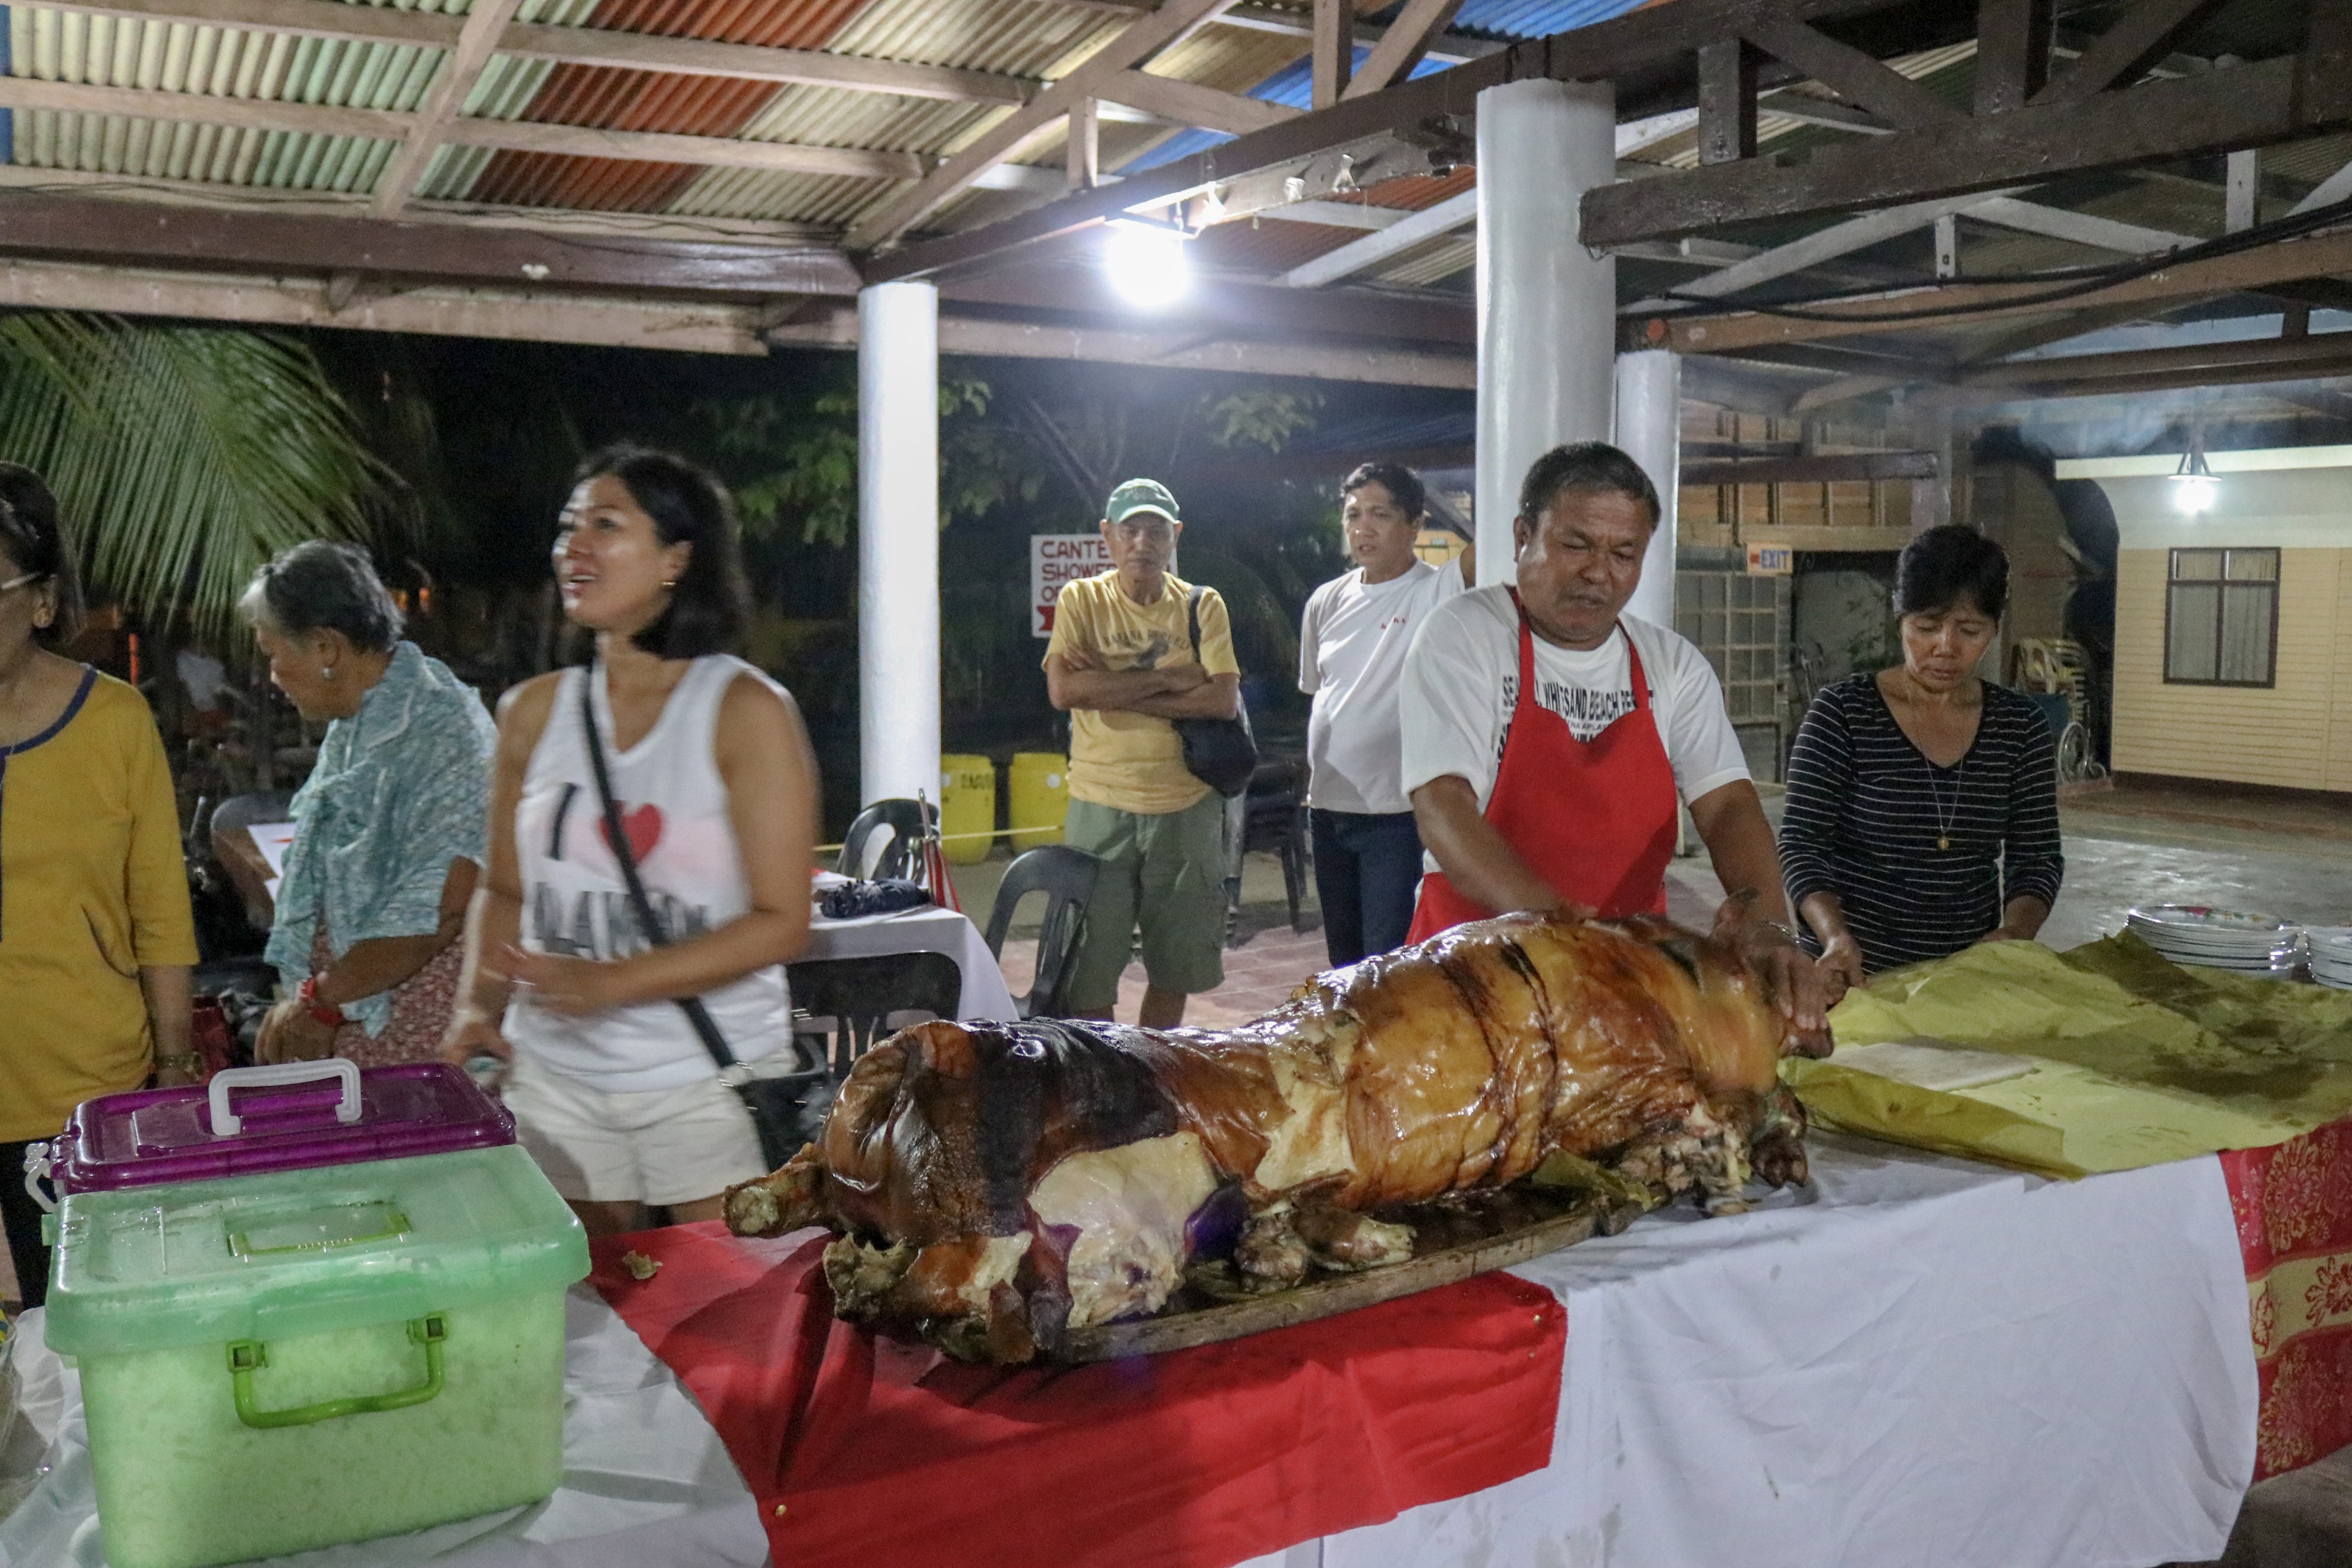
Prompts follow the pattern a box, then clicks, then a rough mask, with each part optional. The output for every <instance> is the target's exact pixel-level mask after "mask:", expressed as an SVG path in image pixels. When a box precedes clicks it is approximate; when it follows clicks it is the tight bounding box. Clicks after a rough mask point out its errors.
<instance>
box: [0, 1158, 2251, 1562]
mask: <svg viewBox="0 0 2352 1568" xmlns="http://www.w3.org/2000/svg"><path fill="white" fill-rule="evenodd" d="M1813 1171H1814V1178H1815V1180H1814V1184H1813V1185H1812V1186H1811V1188H1810V1189H1808V1190H1806V1191H1804V1192H1802V1193H1797V1194H1780V1195H1779V1196H1778V1197H1776V1198H1775V1199H1774V1200H1773V1202H1772V1203H1771V1204H1770V1205H1768V1206H1767V1207H1766V1208H1765V1209H1764V1210H1762V1211H1761V1212H1759V1213H1755V1214H1750V1215H1743V1216H1740V1217H1738V1218H1736V1219H1722V1220H1702V1219H1699V1218H1697V1217H1696V1215H1685V1214H1683V1213H1680V1212H1677V1213H1675V1214H1672V1215H1653V1216H1651V1217H1649V1218H1647V1219H1644V1220H1643V1221H1642V1222H1641V1223H1640V1224H1638V1225H1636V1226H1633V1229H1631V1230H1629V1231H1627V1232H1626V1233H1625V1234H1624V1235H1623V1236H1621V1237H1614V1238H1609V1239H1598V1238H1596V1239H1595V1240H1592V1241H1590V1242H1586V1243H1583V1244H1582V1245H1580V1246H1578V1247H1570V1248H1569V1249H1567V1250H1566V1251H1563V1252H1559V1253H1555V1254H1553V1255H1551V1256H1550V1257H1549V1258H1539V1259H1538V1260H1537V1261H1536V1262H1534V1263H1532V1264H1529V1265H1528V1266H1526V1267H1525V1268H1520V1269H1519V1270H1517V1272H1518V1273H1520V1274H1522V1275H1523V1276H1525V1277H1526V1278H1528V1279H1534V1280H1536V1281H1538V1282H1539V1283H1541V1284H1543V1285H1544V1286H1546V1287H1547V1288H1549V1289H1552V1290H1554V1291H1557V1292H1558V1293H1559V1295H1560V1296H1561V1297H1562V1298H1563V1299H1565V1300H1566V1301H1567V1302H1568V1306H1569V1332H1568V1354H1567V1364H1566V1368H1565V1372H1564V1384H1563V1388H1562V1393H1561V1399H1560V1410H1559V1427H1558V1430H1557V1432H1556V1434H1555V1436H1554V1442H1553V1448H1552V1458H1551V1463H1550V1465H1549V1467H1548V1468H1545V1469H1543V1470H1540V1471H1538V1472H1537V1473H1535V1474H1533V1475H1529V1476H1524V1477H1522V1478H1520V1479H1517V1480H1516V1481H1512V1482H1509V1483H1507V1484H1506V1485H1504V1486H1500V1487H1496V1488H1493V1489H1489V1490H1487V1491H1484V1492H1479V1493H1475V1494H1474V1495H1472V1496H1470V1497H1466V1498H1458V1499H1455V1500H1453V1501H1450V1502H1444V1503H1434V1504H1431V1505H1430V1506H1428V1507H1425V1508H1420V1509H1415V1510H1412V1511H1411V1512H1409V1513H1406V1514H1404V1515H1402V1516H1401V1517H1400V1518H1398V1519H1395V1520H1392V1521H1389V1522H1388V1523H1385V1524H1381V1525H1374V1526H1370V1527H1368V1528H1366V1529H1363V1530H1357V1531H1349V1532H1348V1533H1346V1534H1343V1535H1338V1536H1333V1537H1329V1538H1328V1539H1326V1540H1323V1541H1320V1542H1305V1543H1303V1544H1301V1545H1298V1546H1295V1547H1293V1548H1291V1549H1289V1550H1288V1551H1286V1552H1276V1553H1275V1554H1274V1555H1272V1556H1271V1557H1267V1558H1263V1559H1260V1560H1259V1561H1258V1563H1256V1564H1253V1565H1251V1568H1472V1565H1486V1568H1514V1565H1520V1564H1525V1565H1528V1568H1537V1565H1543V1568H1720V1565H1721V1564H1724V1563H1738V1564H1740V1565H1741V1568H2146V1565H2149V1564H2155V1563H2166V1562H2174V1561H2190V1562H2194V1561H2200V1560H2203V1559H2210V1558H2213V1557H2217V1556H2219V1555H2220V1554H2221V1547H2222V1543H2223V1542H2224V1541H2225V1539H2226V1538H2227V1536H2228V1533H2229V1528H2230V1524H2231V1521H2232V1519H2233V1518H2234V1517H2235V1515H2236V1511H2237V1507H2238V1500H2239V1498H2240V1496H2241V1494H2242V1492H2243V1491H2244V1489H2245V1487H2246V1484H2247V1482H2248V1481H2249V1479H2251V1478H2252V1473H2253V1460H2254V1450H2253V1433H2254V1413H2255V1385H2254V1363H2253V1352H2252V1341H2251V1338H2250V1335H2249V1332H2248V1327H2247V1313H2246V1283H2245V1276H2244V1272H2243V1269H2242V1266H2241V1264H2240V1262H2239V1258H2238V1252H2237V1247H2236V1241H2235V1233H2234V1229H2233V1227H2232V1225H2231V1217H2230V1205H2229V1197H2228V1193H2227V1191H2226V1189H2225V1187H2224V1185H2223V1183H2222V1179H2221V1169H2220V1166H2219V1163H2217V1162H2215V1161H2213V1160H2212V1159H2210V1158H2207V1159H2202V1160H2194V1161H2187V1162H2183V1163H2179V1164H2174V1165H2165V1166H2159V1167H2157V1168H2155V1169H2153V1170H2147V1171H2132V1172H2126V1173H2121V1174H2118V1175H2110V1176H2095V1177H2093V1178H2091V1179H2090V1180H2088V1181H2084V1182H2078V1183H2072V1184H2069V1183H2063V1182H2047V1181H2042V1180H2039V1179H2037V1178H2034V1177H2030V1176H2021V1175H2017V1174H2014V1173H2008V1172H2003V1171H1998V1170H1994V1169H1992V1168H1990V1167H1989V1166H1984V1165H1977V1164H1971V1163H1967V1162H1964V1161H1958V1160H1949V1159H1944V1158H1940V1157H1937V1156H1934V1155H1927V1154H1921V1153H1917V1152H1912V1151H1908V1150H1898V1149H1894V1148H1892V1147H1890V1146H1888V1145H1885V1144H1878V1143H1871V1142H1864V1141H1860V1140H1848V1139H1842V1138H1836V1137H1829V1136H1822V1135H1818V1134H1817V1135H1816V1136H1815V1138H1814V1140H1813ZM571 1327H572V1353H571V1357H570V1360H569V1363H568V1366H567V1372H566V1386H567V1393H568V1394H569V1395H570V1396H571V1400H572V1405H571V1410H570V1413H569V1415H568V1417H567V1421H566V1425H565V1444H566V1454H567V1458H568V1459H569V1461H570V1464H571V1469H570V1471H569V1473H568V1474H567V1476H566V1478H565V1483H564V1489H563V1490H562V1491H561V1492H558V1493H557V1494H556V1496H555V1497H554V1498H553V1499H552V1500H550V1501H549V1502H548V1503H546V1504H543V1505H541V1508H539V1509H535V1510H520V1511H519V1512H516V1513H511V1514H507V1515H499V1516H493V1517H492V1518H490V1519H488V1520H484V1521H473V1522H472V1523H469V1524H463V1525H450V1526H444V1527H443V1528H442V1529H440V1530H437V1531H423V1532H420V1533H419V1534H417V1535H414V1536H404V1537H398V1538H394V1539H392V1540H388V1541H383V1542H368V1543H364V1544H362V1545H359V1546H352V1547H346V1548H339V1549H337V1550H336V1551H335V1552H329V1553H320V1554H314V1555H312V1556H310V1557H309V1558H304V1559H299V1560H294V1561H299V1562H302V1563H305V1564H306V1568H307V1565H309V1564H316V1565H317V1568H362V1565H365V1568H407V1565H409V1564H413V1563H425V1562H433V1563H453V1564H460V1565H462V1568H494V1565H495V1568H509V1565H512V1564H530V1565H531V1568H606V1565H607V1564H611V1565H613V1568H622V1565H623V1564H625V1565H626V1568H702V1565H707V1564H739V1563H740V1564H746V1565H749V1564H753V1563H759V1562H761V1560H762V1559H761V1553H762V1551H763V1547H762V1544H761V1541H760V1538H759V1521H758V1519H757V1517H756V1515H755V1513H754V1511H753V1510H752V1508H751V1503H750V1500H748V1498H746V1497H745V1496H744V1495H743V1491H742V1488H741V1485H740V1482H739V1481H738V1480H737V1479H736V1478H735V1476H734V1474H733V1472H732V1470H731V1469H730V1468H729V1466H728V1463H727V1460H726V1458H725V1455H724V1452H723V1451H722V1450H721V1449H720V1448H719V1445H718V1443H717V1440H716V1438H715V1437H714V1436H712V1435H711V1434H710V1432H709V1427H708V1426H705V1425H704V1424H703V1423H702V1421H701V1417H700V1416H699V1415H698V1414H697V1413H696V1411H695V1408H694V1406H693V1405H692V1403H691V1401H690V1400H688V1398H687V1397H686V1396H685V1394H682V1393H681V1392H679V1390H678V1388H677V1384H676V1383H675V1382H674V1380H672V1379H671V1378H670V1377H669V1374H668V1373H667V1372H666V1371H665V1370H664V1369H662V1368H661V1367H660V1366H659V1365H658V1364H657V1363H654V1361H653V1360H652V1358H651V1356H650V1355H649V1354H647V1352H646V1351H645V1350H644V1349H643V1347H642V1346H640V1345H638V1344H637V1342H636V1341H635V1336H634V1335H632V1334H630V1332H629V1331H628V1330H627V1329H626V1328H625V1326H622V1325H621V1324H620V1323H619V1322H618V1320H617V1319H615V1318H614V1316H613V1315H612V1314H611V1313H610V1312H609V1311H608V1310H605V1309H604V1307H603V1305H602V1303H601V1302H598V1301H596V1300H593V1298H585V1299H583V1295H582V1293H580V1292H575V1293H574V1298H573V1307H572V1325H571ZM30 1359H32V1360H33V1361H34V1362H35V1363H37V1364H38V1363H41V1362H42V1361H43V1359H44V1358H42V1357H40V1356H38V1355H35V1356H33V1357H32V1358H30ZM47 1365H48V1366H49V1367H54V1366H55V1365H56V1363H55V1362H54V1360H53V1359H49V1360H47ZM41 1377H47V1379H48V1380H49V1381H50V1382H51V1383H53V1384H56V1385H57V1392H56V1393H55V1394H52V1395H50V1396H49V1397H50V1398H51V1400H52V1402H53V1404H54V1405H56V1411H55V1413H53V1415H51V1417H50V1425H51V1427H52V1428H53V1429H54V1430H56V1431H57V1432H58V1441H57V1444H56V1447H55V1449H54V1451H53V1454H52V1456H51V1462H52V1463H53V1464H54V1466H55V1468H54V1470H53V1471H52V1472H51V1474H50V1475H49V1476H48V1477H47V1479H45V1480H44V1481H43V1483H42V1485H41V1488H40V1489H39V1490H38V1491H37V1492H36V1493H35V1494H34V1497H33V1498H32V1499H31V1500H29V1501H28V1502H27V1503H26V1505H25V1507H24V1509H23V1510H19V1512H18V1514H17V1515H16V1517H15V1518H13V1519H11V1520H9V1521H7V1522H6V1523H5V1524H0V1568H32V1565H35V1564H38V1565H39V1568H50V1565H51V1564H65V1565H69V1568H97V1565H98V1563H99V1562H100V1559H99V1557H98V1555H97V1548H96V1544H95V1541H94V1537H95V1533H96V1532H95V1530H94V1527H93V1524H92V1521H91V1503H90V1494H89V1462H88V1458H87V1457H86V1455H84V1454H83V1452H82V1450H81V1447H80V1426H79V1422H80V1415H79V1403H78V1401H76V1400H74V1399H73V1398H72V1397H71V1389H70V1385H69V1380H68V1379H59V1378H58V1377H57V1376H56V1375H55V1374H54V1373H37V1380H38V1379H39V1378H41ZM1040 1568H1051V1565H1045V1564H1041V1565H1040Z"/></svg>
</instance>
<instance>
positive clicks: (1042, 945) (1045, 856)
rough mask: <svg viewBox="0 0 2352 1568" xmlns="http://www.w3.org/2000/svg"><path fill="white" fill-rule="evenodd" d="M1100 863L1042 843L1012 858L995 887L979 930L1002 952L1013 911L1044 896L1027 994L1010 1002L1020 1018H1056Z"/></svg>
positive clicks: (1077, 852) (994, 950)
mask: <svg viewBox="0 0 2352 1568" xmlns="http://www.w3.org/2000/svg"><path fill="white" fill-rule="evenodd" d="M1101 875H1102V862H1101V861H1100V860H1098V859H1097V858H1095V857H1094V856H1092V855H1089V854H1087V852H1086V851H1085V850H1083V849H1074V848H1072V847H1070V846H1069V845H1067V844H1046V845H1042V846H1040V847H1037V848H1035V849H1032V850H1029V851H1028V852H1026V853H1025V854H1023V855H1019V856H1016V857H1015V858H1013V864H1012V865H1010V866H1007V867H1006V868H1004V880H1003V881H1002V882H999V883H998V884H997V885H996V904H995V907H994V908H992V909H991V910H989V913H988V930H987V931H985V932H984V933H983V934H984V935H985V936H986V938H987V941H988V951H989V952H992V953H993V954H995V955H996V957H998V958H999V959H1002V958H1003V956H1004V935H1005V932H1007V931H1010V930H1011V929H1012V927H1013V909H1014V907H1015V906H1017V905H1018V904H1019V903H1020V902H1021V900H1022V899H1023V898H1024V897H1025V896H1026V895H1028V894H1030V893H1043V894H1045V921H1044V923H1043V924H1042V925H1041V926H1040V927H1039V928H1038V931H1037V972H1036V975H1035V978H1034V980H1032V981H1031V983H1030V986H1029V994H1027V995H1025V996H1015V997H1014V998H1013V1005H1014V1006H1015V1007H1017V1008H1018V1009H1020V1012H1021V1016H1023V1017H1024V1018H1058V1017H1060V1016H1062V1014H1063V1007H1064V999H1063V995H1062V993H1063V991H1064V989H1065V988H1066V986H1067V985H1068V984H1069V976H1070V961H1071V960H1072V959H1073V958H1075V957H1076V955H1077V951H1078V932H1079V929H1080V927H1081V926H1082V925H1083V923H1084V922H1085V920H1086V913H1087V903H1088V902H1089V901H1091V900H1093V898H1094V896H1095V882H1096V881H1097V879H1099V878H1100V877H1101Z"/></svg>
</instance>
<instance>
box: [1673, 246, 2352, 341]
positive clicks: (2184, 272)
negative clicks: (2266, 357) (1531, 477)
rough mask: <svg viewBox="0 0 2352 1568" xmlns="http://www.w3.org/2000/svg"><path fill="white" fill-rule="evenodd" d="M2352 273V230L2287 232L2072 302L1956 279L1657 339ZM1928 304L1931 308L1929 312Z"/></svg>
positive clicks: (1791, 337)
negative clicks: (2301, 235)
mask: <svg viewBox="0 0 2352 1568" xmlns="http://www.w3.org/2000/svg"><path fill="white" fill-rule="evenodd" d="M2347 272H2352V231H2346V230H2338V231H2336V232H2334V233H2331V234H2326V235H2323V236H2319V237H2313V238H2309V239H2294V240H2285V241H2283V242H2281V243H2279V244H2276V245H2270V246H2265V247H2262V248H2261V249H2259V250H2250V251H2245V252H2242V253H2240V254H2238V255H2234V256H2219V257H2210V258H2205V259H2203V260H2189V261H2181V262H2178V263H2176V264H2174V265H2171V266H2168V267H2167V268H2164V269H2163V270H2162V271H2160V272H2153V273H2149V274H2147V276H2145V277H2140V278H2135V279H2130V280H2129V281H2127V282H2123V283H2117V284H2114V285H2112V286H2110V287H2108V288H2105V289H2095V290H2094V291H2092V292H2089V293H2086V294H2077V295H2073V296H2071V297H2069V298H2067V299H2066V300H2063V301H2056V300H2051V299H2050V298H2049V295H2050V293H2051V286H2050V285H2049V284H2047V283H2041V282H2017V283H1995V282H1984V283H1973V282H1971V283H1946V284H1940V285H1937V286H1934V287H1930V288H1919V289H1901V290H1897V291H1895V292H1891V293H1887V294H1882V295H1875V296H1872V297H1870V298H1866V299H1858V300H1843V301H1840V302H1839V303H1837V304H1835V305H1823V306H1817V307H1813V308H1811V311H1810V312H1809V313H1808V315H1806V316H1804V317H1802V318H1799V317H1792V316H1774V315H1768V314H1765V313H1763V312H1760V311H1742V312H1738V313H1734V314H1729V315H1706V316H1700V315H1691V316H1675V317H1664V318H1660V319H1659V320H1658V321H1657V324H1656V327H1655V328H1654V331H1655V332H1656V334H1657V336H1658V338H1659V340H1660V341H1658V342H1655V343H1654V344H1653V345H1652V346H1654V347H1659V348H1673V349H1676V350H1679V351H1681V352H1682V353H1697V354H1707V353H1742V352H1745V351H1749V350H1754V349H1758V348H1764V347H1769V346H1774V345H1780V344H1787V343H1811V342H1834V341H1837V340H1840V339H1844V338H1854V337H1869V336H1874V335H1877V334H1882V333H1886V332H1904V331H1937V330H1938V329H1942V328H1948V327H1953V326H1967V325H1972V324H1975V323H1978V322H1990V321H2001V320H2004V319H2009V318H2014V317H2019V316H2042V315H2048V314H2050V313H2051V312H2052V311H2053V310H2068V311H2083V310H2105V309H2106V308H2107V307H2110V306H2117V307H2121V306H2135V307H2141V308H2146V307H2148V306H2153V305H2177V304H2179V303H2180V302H2185V301H2188V300H2201V299H2210V298H2212V297H2214V296H2216V295H2221V294H2236V293H2243V292H2246V291H2249V290H2255V289H2262V288H2263V287H2264V286H2266V285H2269V284H2273V283H2287V282H2294V281H2298V280H2300V279H2309V278H2331V277H2336V276H2337V275H2339V274H2343V273H2347ZM1922 312H1925V314H1923V313H1922Z"/></svg>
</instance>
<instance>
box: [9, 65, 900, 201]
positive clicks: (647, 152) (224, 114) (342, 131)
mask: <svg viewBox="0 0 2352 1568" xmlns="http://www.w3.org/2000/svg"><path fill="white" fill-rule="evenodd" d="M0 109H53V110H61V111H63V112H66V113H68V114H117V115H121V116H124V117H126V118H129V119H134V120H168V121H180V122H184V123H193V124H197V125H226V126H232V127H236V128H238V129H242V130H254V131H283V132H292V133H293V134H295V135H301V136H362V137H370V138H373V139H376V140H380V141H387V142H399V141H405V140H406V139H407V138H408V137H409V135H410V133H411V132H412V131H413V130H415V128H416V118H417V117H416V116H415V115H412V114H402V113H396V112H394V111H393V110H382V109H341V108H331V107H328V106H325V105H320V104H311V103H281V102H278V101H277V100H272V99H258V98H215V97H212V96H209V95H207V94H204V93H194V92H151V91H148V90H146V89H143V88H131V87H89V86H85V85H83V84H81V83H79V82H63V81H42V80H39V79H36V78H32V77H11V76H0ZM441 140H443V141H446V142H457V143H458V144H460V145H462V146H468V147H492V148H502V149H506V150H508V151H511V152H519V153H563V154H569V155H572V156H575V157H585V158H622V159H628V160H632V161H636V162H646V163H699V164H708V165H713V166H721V167H729V168H740V169H773V170H777V171H780V172H784V173H790V174H846V175H853V176H856V177H859V178H864V179H913V178H916V177H918V176H919V175H920V174H922V172H923V167H924V164H923V161H922V160H921V159H920V158H919V157H917V156H916V155H915V154H914V153H873V152H866V151H865V150H863V149H859V148H854V147H803V146H796V145H793V144H791V143H788V142H744V141H735V140H730V139H729V138H726V137H719V136H672V135H666V134H663V133H660V132H647V131H598V130H595V129H593V128H591V127H588V126H580V125H543V124H540V123H538V122H536V121H519V120H467V119H463V118H460V119H457V120H452V121H447V122H446V124H445V125H444V126H443V128H442V131H441Z"/></svg>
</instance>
